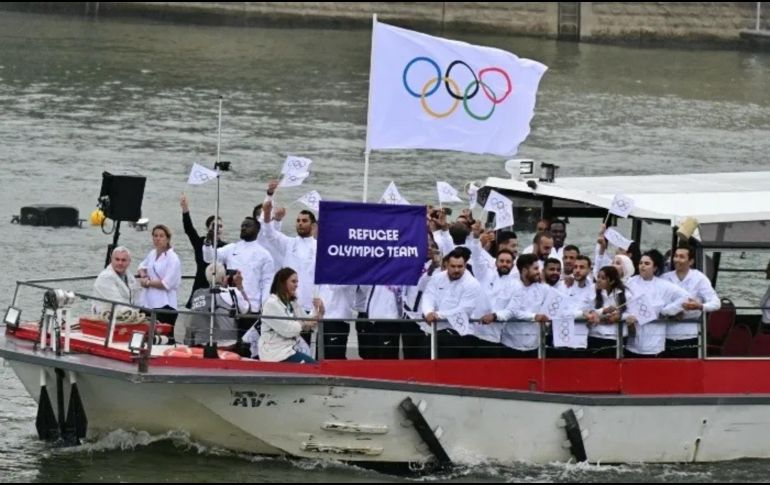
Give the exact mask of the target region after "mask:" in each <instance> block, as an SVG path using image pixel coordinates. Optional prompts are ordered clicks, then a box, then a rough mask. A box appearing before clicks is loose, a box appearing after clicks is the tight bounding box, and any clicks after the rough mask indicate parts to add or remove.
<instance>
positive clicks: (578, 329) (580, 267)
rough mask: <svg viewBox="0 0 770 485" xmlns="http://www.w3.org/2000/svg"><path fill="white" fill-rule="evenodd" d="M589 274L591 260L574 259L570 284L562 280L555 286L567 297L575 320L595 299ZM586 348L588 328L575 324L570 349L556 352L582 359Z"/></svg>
mask: <svg viewBox="0 0 770 485" xmlns="http://www.w3.org/2000/svg"><path fill="white" fill-rule="evenodd" d="M564 256H565V258H566V257H567V248H565V249H564ZM590 274H591V260H590V259H589V258H588V257H587V256H582V255H581V256H578V257H577V258H576V259H575V263H574V267H573V270H572V280H571V283H567V281H565V280H562V281H560V282H559V284H557V285H556V289H557V290H558V291H559V292H561V294H563V295H564V296H566V297H567V302H568V304H569V305H570V307H571V308H572V314H573V316H574V317H575V318H582V316H583V310H584V309H585V308H586V306H591V302H592V301H593V299H594V298H595V297H596V289H595V288H594V284H593V283H592V282H591V280H590V279H589V278H588V275H590ZM587 346H588V326H587V325H586V324H585V322H575V331H574V334H573V337H572V342H571V345H570V346H569V347H571V348H570V349H561V350H560V351H558V352H557V356H560V357H582V356H584V352H583V350H573V349H585V348H586V347H587Z"/></svg>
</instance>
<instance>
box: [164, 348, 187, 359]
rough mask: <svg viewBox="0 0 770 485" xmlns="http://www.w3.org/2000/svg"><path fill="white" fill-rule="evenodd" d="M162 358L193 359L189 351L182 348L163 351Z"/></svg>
mask: <svg viewBox="0 0 770 485" xmlns="http://www.w3.org/2000/svg"><path fill="white" fill-rule="evenodd" d="M163 357H177V358H181V359H191V358H193V353H192V352H191V351H190V348H189V347H184V346H180V347H171V348H169V349H166V350H164V351H163Z"/></svg>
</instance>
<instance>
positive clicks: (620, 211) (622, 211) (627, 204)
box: [610, 194, 636, 218]
mask: <svg viewBox="0 0 770 485" xmlns="http://www.w3.org/2000/svg"><path fill="white" fill-rule="evenodd" d="M634 205H636V204H635V203H634V199H632V198H630V197H626V196H625V195H620V194H618V195H616V196H615V197H614V198H613V199H612V205H611V206H610V214H615V215H616V216H620V217H623V218H625V217H628V215H629V214H630V213H631V211H632V210H634Z"/></svg>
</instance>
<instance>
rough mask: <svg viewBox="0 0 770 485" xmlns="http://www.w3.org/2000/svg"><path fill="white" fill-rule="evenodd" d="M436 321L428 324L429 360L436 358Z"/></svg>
mask: <svg viewBox="0 0 770 485" xmlns="http://www.w3.org/2000/svg"><path fill="white" fill-rule="evenodd" d="M436 323H437V322H434V323H433V325H431V326H430V360H437V359H438V335H437V334H438V331H437V330H436Z"/></svg>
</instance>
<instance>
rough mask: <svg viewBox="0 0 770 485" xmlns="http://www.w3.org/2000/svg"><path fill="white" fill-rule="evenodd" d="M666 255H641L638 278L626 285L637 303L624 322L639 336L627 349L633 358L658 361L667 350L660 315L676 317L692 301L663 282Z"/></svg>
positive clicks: (625, 315)
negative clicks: (688, 300) (658, 320)
mask: <svg viewBox="0 0 770 485" xmlns="http://www.w3.org/2000/svg"><path fill="white" fill-rule="evenodd" d="M662 267H663V255H662V254H661V253H660V251H658V250H656V249H653V250H650V251H647V252H645V253H644V255H642V259H641V260H640V261H639V275H638V276H634V277H633V278H631V279H630V280H628V284H627V285H626V286H627V287H628V289H629V291H630V292H631V293H632V294H633V297H634V301H633V302H630V303H629V305H628V306H630V307H631V308H627V309H626V313H625V314H624V316H623V318H624V320H625V321H626V322H627V323H628V324H629V326H633V327H635V328H636V335H635V336H634V337H631V338H629V339H628V344H627V345H626V349H627V352H628V354H629V356H630V357H657V356H658V355H659V354H660V353H661V352H663V351H664V350H665V348H666V326H667V325H666V323H665V322H656V321H655V320H657V319H658V318H659V317H660V316H661V315H663V316H674V315H677V314H678V313H679V312H681V311H682V308H683V304H684V303H685V301H687V299H688V298H689V295H688V294H687V292H686V291H685V290H683V289H682V288H680V287H678V286H677V285H675V284H673V283H671V282H670V281H666V280H664V279H663V278H660V277H659V276H658V275H659V273H660V268H662Z"/></svg>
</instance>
